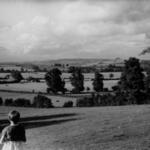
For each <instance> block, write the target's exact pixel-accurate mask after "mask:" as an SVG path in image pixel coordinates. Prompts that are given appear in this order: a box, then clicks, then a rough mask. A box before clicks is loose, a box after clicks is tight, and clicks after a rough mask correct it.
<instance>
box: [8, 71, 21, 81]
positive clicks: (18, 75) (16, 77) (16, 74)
mask: <svg viewBox="0 0 150 150" xmlns="http://www.w3.org/2000/svg"><path fill="white" fill-rule="evenodd" d="M11 76H12V78H13V79H14V80H15V81H16V82H20V81H21V80H22V79H23V77H22V75H21V73H20V72H19V71H17V70H16V71H12V72H11Z"/></svg>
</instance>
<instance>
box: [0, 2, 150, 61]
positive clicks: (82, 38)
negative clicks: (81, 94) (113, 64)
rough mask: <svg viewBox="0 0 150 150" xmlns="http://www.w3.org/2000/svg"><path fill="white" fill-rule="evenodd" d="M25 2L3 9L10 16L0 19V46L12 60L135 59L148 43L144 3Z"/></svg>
mask: <svg viewBox="0 0 150 150" xmlns="http://www.w3.org/2000/svg"><path fill="white" fill-rule="evenodd" d="M30 2H31V0H28V2H25V1H24V2H23V3H21V2H20V3H19V2H16V3H15V4H14V3H13V4H11V9H10V7H8V6H6V5H5V7H6V8H7V7H8V8H9V9H8V10H9V11H10V13H9V14H7V15H8V16H7V15H6V16H7V17H3V16H2V15H0V18H1V19H0V24H2V23H3V26H1V25H0V33H1V34H0V46H3V47H6V49H8V50H9V51H10V54H11V55H13V56H14V57H15V56H18V57H19V56H20V55H21V54H24V55H25V56H27V57H28V56H31V55H32V57H34V56H36V57H37V58H39V57H41V58H42V59H43V58H44V57H52V58H54V57H55V58H57V57H71V56H72V57H73V56H76V57H77V56H84V54H85V56H86V55H89V56H90V55H91V56H93V57H97V56H103V57H107V56H108V57H111V56H110V54H111V55H112V56H115V55H116V57H118V56H122V53H124V56H129V55H135V56H136V55H137V54H138V53H139V51H140V49H141V48H142V49H143V48H144V47H146V46H147V45H149V44H150V38H149V37H150V28H149V27H150V19H149V13H150V5H149V4H150V2H148V1H138V0H134V1H122V0H118V1H114V0H106V1H103V0H100V1H98V0H93V1H89V0H72V1H68V0H63V1H58V0H57V1H51V0H50V1H48V0H47V1H45V2H46V3H44V2H43V3H42V2H41V1H39V0H38V1H36V2H40V5H39V4H36V3H35V1H34V4H33V3H30ZM32 2H33V1H32ZM8 5H10V3H8ZM6 8H5V10H3V9H2V10H0V14H2V11H7V9H6ZM26 10H27V11H26ZM29 12H30V14H29ZM3 14H4V13H3ZM16 14H18V15H17V17H16ZM9 15H10V16H9ZM1 22H2V23H1Z"/></svg>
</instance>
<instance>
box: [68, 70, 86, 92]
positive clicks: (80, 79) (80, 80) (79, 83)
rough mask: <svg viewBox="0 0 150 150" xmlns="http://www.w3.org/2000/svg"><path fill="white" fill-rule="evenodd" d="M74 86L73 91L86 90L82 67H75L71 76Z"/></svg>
mask: <svg viewBox="0 0 150 150" xmlns="http://www.w3.org/2000/svg"><path fill="white" fill-rule="evenodd" d="M70 81H71V84H72V86H73V89H72V93H80V92H81V91H83V90H84V75H83V74H82V70H81V68H74V69H73V70H72V74H71V77H70Z"/></svg>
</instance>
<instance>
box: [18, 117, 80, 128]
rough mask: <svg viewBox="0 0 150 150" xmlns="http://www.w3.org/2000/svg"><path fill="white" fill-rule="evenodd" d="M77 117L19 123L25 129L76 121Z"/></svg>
mask: <svg viewBox="0 0 150 150" xmlns="http://www.w3.org/2000/svg"><path fill="white" fill-rule="evenodd" d="M76 120H78V119H77V118H71V119H63V120H52V121H38V122H23V123H21V124H22V125H23V126H24V127H25V128H26V129H32V128H38V127H43V126H51V125H57V124H61V123H65V122H69V121H76Z"/></svg>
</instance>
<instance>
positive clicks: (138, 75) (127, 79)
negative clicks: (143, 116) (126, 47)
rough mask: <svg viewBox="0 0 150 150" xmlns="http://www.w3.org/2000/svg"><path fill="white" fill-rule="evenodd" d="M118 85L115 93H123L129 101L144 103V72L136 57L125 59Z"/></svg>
mask: <svg viewBox="0 0 150 150" xmlns="http://www.w3.org/2000/svg"><path fill="white" fill-rule="evenodd" d="M118 87H119V88H118V90H117V94H118V95H124V97H125V98H126V99H127V101H129V102H130V103H132V104H143V103H145V102H144V101H145V96H146V95H145V85H144V74H143V69H142V67H141V66H140V62H139V60H138V59H137V58H133V57H131V58H129V60H127V61H125V67H124V70H123V72H122V74H121V78H120V81H119V84H118Z"/></svg>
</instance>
